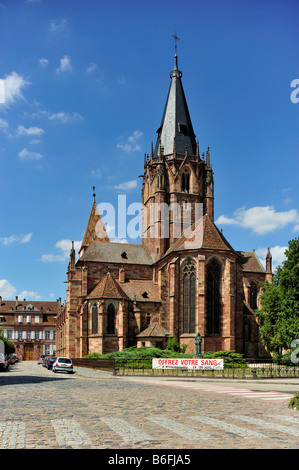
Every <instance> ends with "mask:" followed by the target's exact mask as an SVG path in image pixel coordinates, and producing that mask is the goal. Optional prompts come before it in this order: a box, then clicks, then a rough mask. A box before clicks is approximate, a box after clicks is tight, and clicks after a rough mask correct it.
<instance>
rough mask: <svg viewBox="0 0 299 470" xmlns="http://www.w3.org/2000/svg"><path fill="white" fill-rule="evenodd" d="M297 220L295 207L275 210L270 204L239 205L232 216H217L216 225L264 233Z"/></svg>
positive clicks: (298, 215)
mask: <svg viewBox="0 0 299 470" xmlns="http://www.w3.org/2000/svg"><path fill="white" fill-rule="evenodd" d="M298 222H299V214H298V211H297V210H296V209H291V210H289V211H285V212H277V211H276V210H275V209H274V208H273V207H271V206H265V207H251V208H250V209H245V208H244V207H241V208H240V209H237V210H236V211H235V212H234V217H232V218H229V217H226V216H225V215H221V216H220V217H218V219H217V221H216V224H217V225H236V226H239V227H243V228H249V229H251V230H252V231H253V232H254V233H255V234H257V235H265V234H266V233H269V232H272V231H273V230H276V229H282V228H284V227H285V226H286V225H288V224H296V223H298Z"/></svg>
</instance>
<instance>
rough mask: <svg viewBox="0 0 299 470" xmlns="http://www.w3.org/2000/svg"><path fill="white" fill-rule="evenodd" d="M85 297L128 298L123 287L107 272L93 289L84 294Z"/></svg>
mask: <svg viewBox="0 0 299 470" xmlns="http://www.w3.org/2000/svg"><path fill="white" fill-rule="evenodd" d="M86 299H126V300H130V298H129V297H128V296H127V294H126V293H125V292H124V291H123V289H122V288H121V287H120V286H119V285H118V283H117V282H116V281H115V280H114V279H113V277H112V276H111V274H110V273H107V274H106V276H104V277H103V279H102V280H101V281H99V282H98V284H97V285H96V286H95V287H94V289H93V290H92V291H91V292H90V294H88V295H87V296H86Z"/></svg>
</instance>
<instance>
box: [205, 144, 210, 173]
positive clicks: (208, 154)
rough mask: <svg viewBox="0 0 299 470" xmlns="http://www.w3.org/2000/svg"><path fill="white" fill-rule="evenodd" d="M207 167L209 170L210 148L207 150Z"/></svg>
mask: <svg viewBox="0 0 299 470" xmlns="http://www.w3.org/2000/svg"><path fill="white" fill-rule="evenodd" d="M206 155H207V167H208V168H210V147H208V148H207V152H206Z"/></svg>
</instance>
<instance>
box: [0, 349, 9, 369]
mask: <svg viewBox="0 0 299 470" xmlns="http://www.w3.org/2000/svg"><path fill="white" fill-rule="evenodd" d="M8 367H9V363H8V361H7V359H6V357H5V356H4V354H2V353H1V354H0V370H4V371H7V370H8Z"/></svg>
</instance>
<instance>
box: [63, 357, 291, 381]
mask: <svg viewBox="0 0 299 470" xmlns="http://www.w3.org/2000/svg"><path fill="white" fill-rule="evenodd" d="M72 361H73V364H74V366H76V365H77V366H78V367H89V368H93V369H98V370H106V371H110V372H112V373H114V374H117V375H123V376H125V375H147V376H155V377H156V376H158V377H161V376H162V377H163V376H170V377H206V378H227V379H232V378H238V379H240V378H244V379H248V378H252V379H259V378H260V379H263V378H283V377H285V378H299V365H297V364H294V365H290V366H286V365H282V364H276V363H273V362H272V361H271V359H269V360H268V359H254V360H252V359H241V360H240V361H238V362H237V361H234V362H230V361H229V360H224V368H223V369H220V370H196V369H192V370H190V369H189V370H187V369H153V368H152V358H144V359H124V358H114V359H111V358H109V359H105V358H103V359H100V358H99V359H87V358H74V359H72Z"/></svg>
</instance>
